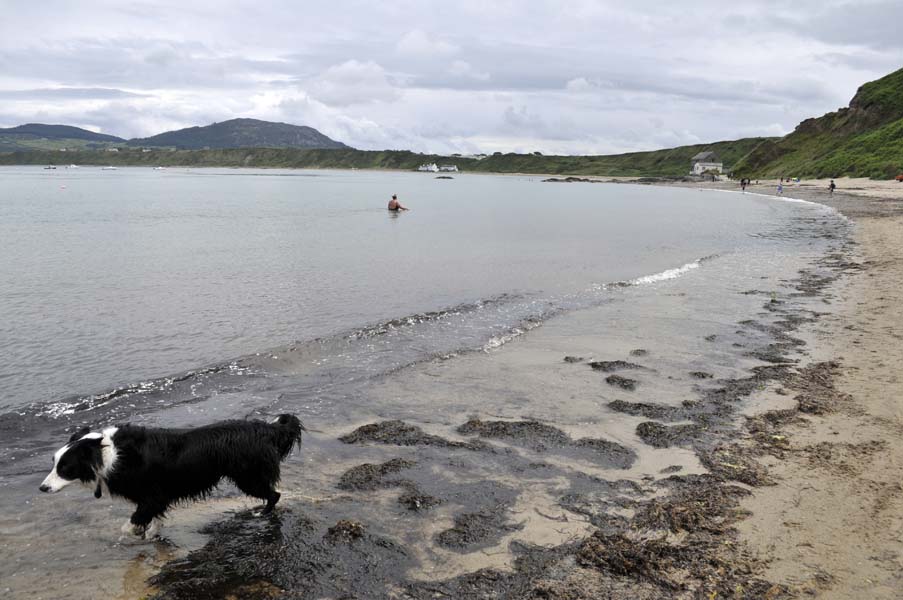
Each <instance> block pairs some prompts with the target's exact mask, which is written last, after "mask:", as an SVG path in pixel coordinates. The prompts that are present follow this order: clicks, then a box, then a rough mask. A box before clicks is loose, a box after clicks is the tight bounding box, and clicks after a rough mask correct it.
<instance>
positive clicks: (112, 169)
mask: <svg viewBox="0 0 903 600" xmlns="http://www.w3.org/2000/svg"><path fill="white" fill-rule="evenodd" d="M100 170H101V171H115V170H116V167H101V168H100Z"/></svg>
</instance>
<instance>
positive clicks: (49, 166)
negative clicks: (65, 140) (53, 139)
mask: <svg viewBox="0 0 903 600" xmlns="http://www.w3.org/2000/svg"><path fill="white" fill-rule="evenodd" d="M47 169H56V167H54V166H53V165H47V166H46V167H44V170H47Z"/></svg>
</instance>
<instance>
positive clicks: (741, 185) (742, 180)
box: [740, 177, 746, 192]
mask: <svg viewBox="0 0 903 600" xmlns="http://www.w3.org/2000/svg"><path fill="white" fill-rule="evenodd" d="M740 189H741V190H743V191H744V192H745V191H746V178H745V177H744V178H743V179H741V180H740Z"/></svg>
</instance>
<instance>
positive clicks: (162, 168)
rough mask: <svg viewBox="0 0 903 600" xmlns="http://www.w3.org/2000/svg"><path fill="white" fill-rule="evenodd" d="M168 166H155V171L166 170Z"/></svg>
mask: <svg viewBox="0 0 903 600" xmlns="http://www.w3.org/2000/svg"><path fill="white" fill-rule="evenodd" d="M165 170H166V167H154V171H165Z"/></svg>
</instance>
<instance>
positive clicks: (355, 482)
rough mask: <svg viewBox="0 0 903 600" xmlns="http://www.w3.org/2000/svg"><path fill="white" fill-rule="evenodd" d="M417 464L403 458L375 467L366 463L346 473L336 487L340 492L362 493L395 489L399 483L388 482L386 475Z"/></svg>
mask: <svg viewBox="0 0 903 600" xmlns="http://www.w3.org/2000/svg"><path fill="white" fill-rule="evenodd" d="M415 464H416V463H414V462H412V461H409V460H404V459H402V458H393V459H392V460H390V461H388V462H385V463H382V464H379V465H374V464H370V463H365V464H363V465H358V466H356V467H352V468H350V469H348V470H347V471H345V473H343V474H342V476H341V477H340V478H339V482H338V483H337V484H336V487H337V488H339V489H340V490H348V491H361V490H376V489H379V488H382V487H394V486H396V485H398V482H397V481H387V480H386V475H392V474H395V473H398V472H399V471H403V470H405V469H409V468H411V467H413V466H414V465H415Z"/></svg>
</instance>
